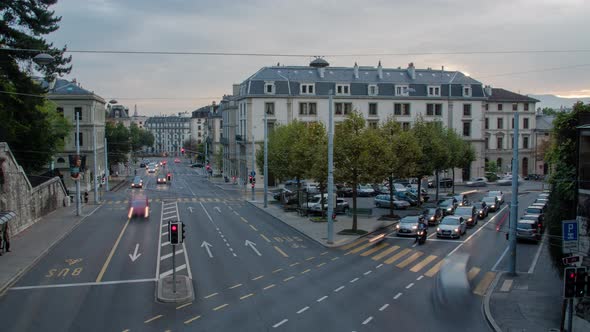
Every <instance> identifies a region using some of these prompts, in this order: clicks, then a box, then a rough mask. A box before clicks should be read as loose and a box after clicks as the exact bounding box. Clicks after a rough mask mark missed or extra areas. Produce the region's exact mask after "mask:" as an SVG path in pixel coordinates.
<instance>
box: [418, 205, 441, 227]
mask: <svg viewBox="0 0 590 332" xmlns="http://www.w3.org/2000/svg"><path fill="white" fill-rule="evenodd" d="M422 215H424V218H426V220H427V221H428V225H438V223H439V222H440V221H441V219H442V218H443V211H442V210H441V208H438V207H433V208H428V209H425V210H424V211H423V212H422Z"/></svg>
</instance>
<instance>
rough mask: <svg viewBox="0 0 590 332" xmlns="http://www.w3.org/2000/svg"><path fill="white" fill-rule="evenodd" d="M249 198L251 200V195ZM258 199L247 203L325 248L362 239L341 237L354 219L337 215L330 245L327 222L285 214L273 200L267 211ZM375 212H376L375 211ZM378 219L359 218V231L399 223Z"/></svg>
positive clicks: (269, 201)
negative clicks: (332, 241)
mask: <svg viewBox="0 0 590 332" xmlns="http://www.w3.org/2000/svg"><path fill="white" fill-rule="evenodd" d="M248 197H249V198H251V197H250V196H249V195H248ZM256 197H257V199H256V201H251V200H246V201H247V202H248V203H250V204H252V205H253V206H255V207H257V208H259V209H260V210H262V211H264V212H266V213H268V214H269V215H271V216H273V217H274V218H276V219H278V220H280V221H282V222H283V223H285V224H287V225H289V226H291V227H293V228H294V229H296V230H297V231H299V232H301V233H303V234H304V235H306V236H307V237H309V238H311V239H312V240H314V241H316V242H318V243H319V244H321V245H323V246H324V247H338V246H341V245H344V244H347V243H350V242H353V241H354V240H356V239H358V238H359V237H361V236H359V235H339V234H338V232H340V231H341V230H343V229H350V228H351V227H352V217H349V216H347V215H344V214H338V215H336V222H334V243H333V244H328V243H327V228H328V224H327V223H326V222H313V221H311V220H310V218H311V217H300V216H299V215H298V214H297V212H285V211H284V210H283V208H282V207H281V205H280V204H279V203H278V202H276V201H274V200H272V199H269V200H268V207H267V208H266V209H265V208H264V203H263V200H262V198H263V197H262V195H260V194H258V195H256ZM373 211H374V212H375V210H373ZM378 217H379V215H378V216H375V215H374V216H372V217H370V218H368V217H361V216H359V217H358V218H357V221H358V229H362V230H365V231H368V232H369V233H371V232H373V231H375V230H376V229H377V228H378V227H379V226H382V225H384V226H390V225H393V224H396V223H397V221H381V220H377V218H378Z"/></svg>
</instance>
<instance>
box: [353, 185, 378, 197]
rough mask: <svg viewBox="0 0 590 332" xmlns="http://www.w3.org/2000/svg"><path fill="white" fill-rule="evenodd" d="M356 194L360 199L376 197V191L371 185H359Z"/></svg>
mask: <svg viewBox="0 0 590 332" xmlns="http://www.w3.org/2000/svg"><path fill="white" fill-rule="evenodd" d="M356 193H357V195H358V196H359V197H370V196H374V195H375V189H373V186H371V185H370V184H359V185H358V187H357V189H356Z"/></svg>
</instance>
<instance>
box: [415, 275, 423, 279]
mask: <svg viewBox="0 0 590 332" xmlns="http://www.w3.org/2000/svg"><path fill="white" fill-rule="evenodd" d="M422 278H424V276H423V275H421V276H419V277H418V278H416V280H422Z"/></svg>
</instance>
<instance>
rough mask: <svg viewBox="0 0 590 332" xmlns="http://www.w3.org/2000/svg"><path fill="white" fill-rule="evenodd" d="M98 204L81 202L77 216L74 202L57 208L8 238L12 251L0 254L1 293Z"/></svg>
mask: <svg viewBox="0 0 590 332" xmlns="http://www.w3.org/2000/svg"><path fill="white" fill-rule="evenodd" d="M99 207H100V205H93V204H83V205H82V214H81V216H76V205H75V204H72V205H70V206H69V207H64V208H60V209H58V210H55V211H53V212H51V213H50V214H48V215H46V216H44V217H43V218H41V220H39V221H38V222H37V223H35V224H33V225H32V226H30V227H29V228H27V229H25V230H24V231H22V232H20V233H19V234H17V235H15V236H13V237H12V238H11V241H10V249H11V252H7V253H4V254H3V255H2V256H0V294H3V293H4V292H5V291H6V289H7V288H8V287H10V286H12V284H13V283H15V282H16V281H17V280H18V278H19V277H20V276H22V275H23V274H24V273H25V272H27V271H28V270H29V269H30V268H31V267H32V266H33V265H34V264H35V263H37V261H39V260H40V259H41V258H42V257H43V256H44V255H45V254H46V253H47V252H49V250H51V248H52V247H53V246H54V245H56V244H57V243H58V242H59V241H60V240H61V239H63V238H64V237H65V236H66V235H68V234H69V233H70V232H71V231H72V230H73V229H74V228H75V227H76V226H78V225H79V224H80V222H81V221H82V220H84V218H86V217H87V216H89V215H91V214H92V213H94V211H96V210H97V209H98V208H99Z"/></svg>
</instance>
